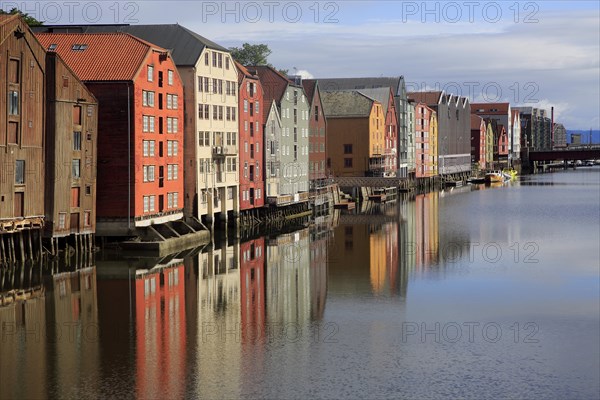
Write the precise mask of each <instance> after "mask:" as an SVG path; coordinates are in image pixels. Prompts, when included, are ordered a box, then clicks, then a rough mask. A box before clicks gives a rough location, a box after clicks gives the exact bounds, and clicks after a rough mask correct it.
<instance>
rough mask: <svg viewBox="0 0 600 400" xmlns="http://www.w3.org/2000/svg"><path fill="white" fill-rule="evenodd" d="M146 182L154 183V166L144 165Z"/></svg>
mask: <svg viewBox="0 0 600 400" xmlns="http://www.w3.org/2000/svg"><path fill="white" fill-rule="evenodd" d="M143 170H144V182H154V165H144V167H143Z"/></svg>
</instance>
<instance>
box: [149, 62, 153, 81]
mask: <svg viewBox="0 0 600 400" xmlns="http://www.w3.org/2000/svg"><path fill="white" fill-rule="evenodd" d="M152 81H154V65H148V82H152Z"/></svg>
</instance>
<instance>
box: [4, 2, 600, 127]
mask: <svg viewBox="0 0 600 400" xmlns="http://www.w3.org/2000/svg"><path fill="white" fill-rule="evenodd" d="M67 3H68V2H66V1H65V2H47V1H44V2H42V1H38V2H31V1H15V2H7V1H0V7H2V8H4V9H5V8H10V6H11V5H12V4H17V5H18V7H20V8H24V9H26V10H27V12H29V13H30V14H32V15H34V16H37V17H39V18H38V19H43V20H45V21H47V22H48V23H65V24H67V23H70V22H75V23H127V22H130V23H145V24H151V23H176V22H177V23H180V24H182V25H185V26H186V27H188V28H190V29H192V30H195V31H196V32H198V33H199V34H201V35H203V36H205V37H207V38H209V39H211V40H214V41H216V42H217V43H220V44H222V45H224V46H226V47H230V46H239V45H241V44H242V43H244V42H250V43H266V44H268V45H269V46H270V48H271V49H272V50H273V54H272V55H271V57H270V61H271V63H273V64H274V65H276V66H278V67H281V68H287V69H290V70H291V71H292V72H293V71H295V70H297V71H300V72H301V73H302V74H303V75H305V76H312V77H317V78H318V77H338V76H339V77H351V76H395V75H404V76H405V78H406V80H407V82H408V83H409V86H410V87H411V88H412V89H413V90H423V89H436V88H442V89H447V90H448V91H450V92H454V93H457V94H462V95H469V96H470V97H472V98H473V99H474V100H475V101H509V102H510V103H511V104H515V105H529V106H534V107H535V106H539V107H543V108H548V109H549V107H550V106H554V107H555V111H556V114H557V120H558V121H559V122H563V123H564V124H565V126H566V127H567V129H590V128H593V129H600V93H599V92H600V9H599V4H598V3H599V2H597V1H578V2H572V1H519V2H518V1H513V0H511V1H495V2H494V1H469V0H466V1H455V2H445V1H440V2H431V1H430V2H422V1H368V2H366V1H319V2H317V1H313V0H309V1H295V2H294V1H269V0H265V1H255V2H248V1H242V2H232V1H228V2H224V1H168V2H167V1H137V2H135V1H122V2H119V3H115V2H113V1H97V2H88V1H83V2H74V4H75V5H72V6H67ZM115 4H117V5H118V7H116V6H115ZM69 7H70V8H69ZM317 10H318V12H317ZM227 11H229V12H227Z"/></svg>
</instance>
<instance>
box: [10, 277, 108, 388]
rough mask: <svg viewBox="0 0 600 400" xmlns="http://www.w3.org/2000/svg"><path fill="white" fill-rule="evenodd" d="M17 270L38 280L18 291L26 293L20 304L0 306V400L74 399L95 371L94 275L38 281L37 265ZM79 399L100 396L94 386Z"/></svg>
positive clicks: (97, 365) (18, 300)
mask: <svg viewBox="0 0 600 400" xmlns="http://www.w3.org/2000/svg"><path fill="white" fill-rule="evenodd" d="M74 267H75V268H77V267H80V268H81V267H82V266H80V265H78V266H74ZM23 268H24V269H23V272H25V273H30V274H31V275H30V277H33V276H35V275H36V274H38V279H33V280H31V281H30V283H34V284H35V285H34V286H33V287H27V285H25V286H23V285H20V287H18V293H19V296H22V295H25V294H27V293H29V295H28V297H27V299H26V300H25V301H23V300H21V298H20V297H19V296H17V298H16V299H15V301H14V302H12V303H11V304H8V305H4V306H0V327H1V331H0V335H1V337H0V354H1V357H0V382H2V383H1V384H0V398H46V397H48V396H50V397H58V398H64V397H80V396H81V395H82V393H81V392H79V391H78V389H79V388H81V384H80V383H81V381H82V380H83V379H84V378H85V377H89V376H94V375H96V374H97V372H98V370H99V365H100V360H99V356H100V354H99V353H100V349H99V344H98V309H97V292H96V269H95V267H93V266H87V265H86V266H83V268H82V269H79V270H75V271H70V272H63V271H64V269H59V272H58V273H56V274H54V275H51V276H46V277H44V278H43V279H39V278H41V276H40V275H39V273H41V268H40V265H37V266H35V267H33V269H32V266H24V267H23ZM25 276H26V274H25ZM13 283H14V281H13ZM36 288H39V290H37V291H35V292H34V291H33V289H36ZM6 289H7V287H3V292H2V294H6V293H7V292H6ZM13 289H14V288H13ZM49 385H51V386H52V391H51V392H50V391H49V390H48V386H49ZM85 394H86V395H91V396H94V394H96V396H100V393H99V391H98V387H97V386H96V382H95V381H90V382H88V383H87V385H86V393H85Z"/></svg>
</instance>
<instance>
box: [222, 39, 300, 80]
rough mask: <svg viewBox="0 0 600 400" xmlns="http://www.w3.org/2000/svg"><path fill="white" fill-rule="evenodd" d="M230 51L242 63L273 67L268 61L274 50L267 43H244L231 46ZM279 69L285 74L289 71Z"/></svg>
mask: <svg viewBox="0 0 600 400" xmlns="http://www.w3.org/2000/svg"><path fill="white" fill-rule="evenodd" d="M229 51H230V52H231V56H232V57H233V58H234V59H235V60H236V61H237V62H239V63H240V64H242V65H266V66H269V67H273V65H272V64H270V63H269V61H268V58H269V56H270V55H271V53H272V51H271V49H269V46H268V45H266V44H250V43H244V44H243V45H242V47H230V48H229ZM273 68H275V67H273ZM278 71H279V72H280V73H281V74H283V75H285V76H287V74H288V72H289V70H287V69H279V70H278Z"/></svg>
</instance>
